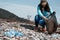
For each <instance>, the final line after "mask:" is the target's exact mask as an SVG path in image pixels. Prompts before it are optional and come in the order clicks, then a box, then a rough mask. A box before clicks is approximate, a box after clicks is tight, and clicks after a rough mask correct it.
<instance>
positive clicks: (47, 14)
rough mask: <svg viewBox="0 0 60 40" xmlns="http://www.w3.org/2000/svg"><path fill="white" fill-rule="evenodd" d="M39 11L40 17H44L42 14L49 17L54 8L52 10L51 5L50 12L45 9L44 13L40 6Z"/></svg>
mask: <svg viewBox="0 0 60 40" xmlns="http://www.w3.org/2000/svg"><path fill="white" fill-rule="evenodd" d="M49 7H50V6H49ZM37 13H38V15H39V16H40V17H42V16H45V17H48V16H49V15H50V13H53V10H52V8H51V7H50V12H47V11H45V10H44V12H43V13H42V12H41V10H40V7H39V6H38V7H37Z"/></svg>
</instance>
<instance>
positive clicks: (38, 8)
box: [37, 6, 48, 20]
mask: <svg viewBox="0 0 60 40" xmlns="http://www.w3.org/2000/svg"><path fill="white" fill-rule="evenodd" d="M37 12H38V15H39V16H40V17H41V18H43V19H44V20H48V19H47V18H46V17H45V16H44V15H43V14H42V13H41V10H40V7H39V6H38V7H37Z"/></svg>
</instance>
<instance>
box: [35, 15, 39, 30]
mask: <svg viewBox="0 0 60 40" xmlns="http://www.w3.org/2000/svg"><path fill="white" fill-rule="evenodd" d="M38 24H39V19H38V15H36V16H35V28H34V30H38Z"/></svg>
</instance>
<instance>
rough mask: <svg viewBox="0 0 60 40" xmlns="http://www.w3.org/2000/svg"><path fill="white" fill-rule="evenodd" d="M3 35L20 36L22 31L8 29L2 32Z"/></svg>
mask: <svg viewBox="0 0 60 40" xmlns="http://www.w3.org/2000/svg"><path fill="white" fill-rule="evenodd" d="M4 35H5V36H8V37H14V36H18V37H20V36H23V33H22V32H18V31H16V30H13V29H10V30H8V31H6V32H4Z"/></svg>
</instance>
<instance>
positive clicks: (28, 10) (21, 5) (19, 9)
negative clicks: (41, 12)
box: [0, 0, 60, 23]
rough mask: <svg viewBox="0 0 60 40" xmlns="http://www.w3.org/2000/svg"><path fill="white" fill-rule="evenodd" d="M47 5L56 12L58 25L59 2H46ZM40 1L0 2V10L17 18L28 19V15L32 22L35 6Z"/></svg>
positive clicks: (57, 0)
mask: <svg viewBox="0 0 60 40" xmlns="http://www.w3.org/2000/svg"><path fill="white" fill-rule="evenodd" d="M47 1H48V3H49V5H50V6H51V7H52V9H53V10H54V11H56V17H57V20H58V23H60V5H59V2H60V0H47ZM39 3H40V0H0V8H3V9H5V10H8V11H10V12H12V13H14V14H15V15H17V16H18V17H22V18H25V19H28V15H30V16H31V17H30V20H32V21H34V17H35V15H37V6H38V4H39Z"/></svg>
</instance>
